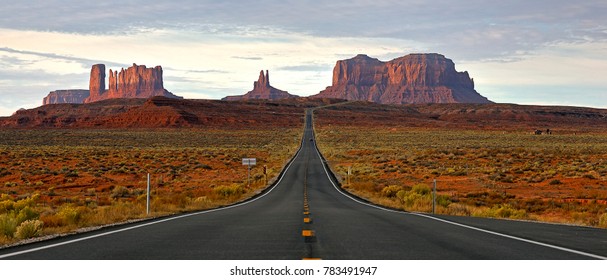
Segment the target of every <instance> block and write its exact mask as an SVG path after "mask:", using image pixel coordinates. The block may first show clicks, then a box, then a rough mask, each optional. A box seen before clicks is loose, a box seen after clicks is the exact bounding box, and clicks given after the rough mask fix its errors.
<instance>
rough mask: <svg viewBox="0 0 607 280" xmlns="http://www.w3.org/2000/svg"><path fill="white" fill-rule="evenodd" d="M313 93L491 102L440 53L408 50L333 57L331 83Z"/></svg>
mask: <svg viewBox="0 0 607 280" xmlns="http://www.w3.org/2000/svg"><path fill="white" fill-rule="evenodd" d="M314 97H319V98H337V99H346V100H360V101H370V102H375V103H381V104H411V103H492V102H491V101H489V100H488V99H487V98H485V97H483V96H481V95H480V94H479V93H478V92H476V90H475V89H474V80H472V79H471V78H470V76H469V75H468V72H457V71H456V70H455V64H454V63H453V61H451V59H448V58H445V57H444V56H443V55H441V54H434V53H431V54H410V55H406V56H403V57H399V58H396V59H393V60H391V61H388V62H382V61H380V60H378V59H376V58H371V57H369V56H367V55H362V54H361V55H357V56H355V57H353V58H351V59H346V60H339V61H337V63H336V65H335V67H334V68H333V83H332V85H331V86H329V87H327V88H326V89H325V90H323V91H321V92H320V93H319V94H317V95H315V96H314Z"/></svg>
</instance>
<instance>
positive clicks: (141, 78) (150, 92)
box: [84, 63, 181, 103]
mask: <svg viewBox="0 0 607 280" xmlns="http://www.w3.org/2000/svg"><path fill="white" fill-rule="evenodd" d="M89 85H90V88H89V91H90V96H89V97H88V98H87V99H86V100H85V101H84V102H85V103H88V102H95V101H99V100H104V99H109V98H150V97H152V96H165V97H170V98H181V97H179V96H176V95H174V94H172V93H171V92H169V91H167V90H166V89H164V85H163V81H162V67H161V66H156V67H154V68H147V67H146V66H145V65H137V64H135V63H133V66H131V67H129V68H127V69H124V68H122V69H121V70H120V72H118V71H112V70H111V69H110V70H109V85H108V89H107V90H106V89H105V65H103V64H95V65H93V67H92V68H91V79H90V83H89Z"/></svg>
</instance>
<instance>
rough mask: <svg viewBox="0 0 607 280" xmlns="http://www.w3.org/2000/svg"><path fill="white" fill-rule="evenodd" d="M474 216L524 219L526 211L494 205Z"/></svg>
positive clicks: (526, 215)
mask: <svg viewBox="0 0 607 280" xmlns="http://www.w3.org/2000/svg"><path fill="white" fill-rule="evenodd" d="M474 216H479V217H487V218H508V219H526V218H528V214H527V211H525V210H523V209H515V208H513V207H512V206H510V205H495V206H493V207H492V208H489V209H486V210H481V211H477V212H476V213H475V214H474Z"/></svg>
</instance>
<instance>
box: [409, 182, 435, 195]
mask: <svg viewBox="0 0 607 280" xmlns="http://www.w3.org/2000/svg"><path fill="white" fill-rule="evenodd" d="M411 191H413V192H415V193H418V194H420V195H428V194H430V193H431V192H432V189H430V187H428V186H427V185H425V184H417V185H415V186H413V189H411Z"/></svg>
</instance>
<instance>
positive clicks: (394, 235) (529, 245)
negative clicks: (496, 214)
mask: <svg viewBox="0 0 607 280" xmlns="http://www.w3.org/2000/svg"><path fill="white" fill-rule="evenodd" d="M305 123H306V124H305V132H304V136H303V139H302V143H301V148H300V149H299V151H298V152H297V154H296V155H295V157H294V158H293V160H292V161H291V162H290V163H289V164H288V165H287V166H286V167H285V169H284V170H283V173H281V175H280V177H279V178H278V180H277V183H275V184H274V185H273V186H272V187H271V188H269V189H268V190H267V191H266V192H264V193H263V194H262V195H260V196H257V197H256V198H254V199H252V200H249V201H247V202H244V203H240V204H237V205H234V206H230V207H223V208H219V209H214V210H207V211H201V212H196V213H190V214H184V215H177V216H172V217H168V218H160V219H155V220H151V221H146V222H140V223H136V224H129V225H123V226H117V227H110V228H106V229H102V230H98V231H93V232H88V233H84V234H78V235H72V236H68V237H62V238H57V239H53V240H48V241H43V242H38V243H32V244H28V245H23V246H17V247H12V248H7V249H4V250H0V258H3V259H29V260H39V259H62V260H69V259H84V260H90V259H114V260H123V259H167V260H168V259H171V260H174V259H193V260H205V259H216V260H221V259H235V260H249V259H272V260H281V259H338V260H347V259H418V260H420V259H421V260H424V259H548V260H555V259H568V260H572V259H606V258H607V230H604V229H596V228H589V227H576V226H566V225H555V224H544V223H533V222H522V221H504V220H494V219H481V218H472V217H452V216H438V215H426V214H419V213H408V212H402V211H393V210H389V209H383V208H381V207H377V206H374V205H369V204H366V203H364V202H362V201H360V200H358V199H356V198H353V197H351V196H350V195H348V194H346V193H344V192H343V191H342V190H341V189H339V188H338V187H337V186H336V183H335V182H334V180H333V179H331V176H330V175H329V174H330V173H329V172H328V171H327V167H326V165H325V164H324V160H323V158H322V157H321V155H320V153H319V152H318V149H317V147H316V143H315V141H314V140H313V139H314V133H313V129H312V115H311V112H308V113H307V114H306V122H305Z"/></svg>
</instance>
